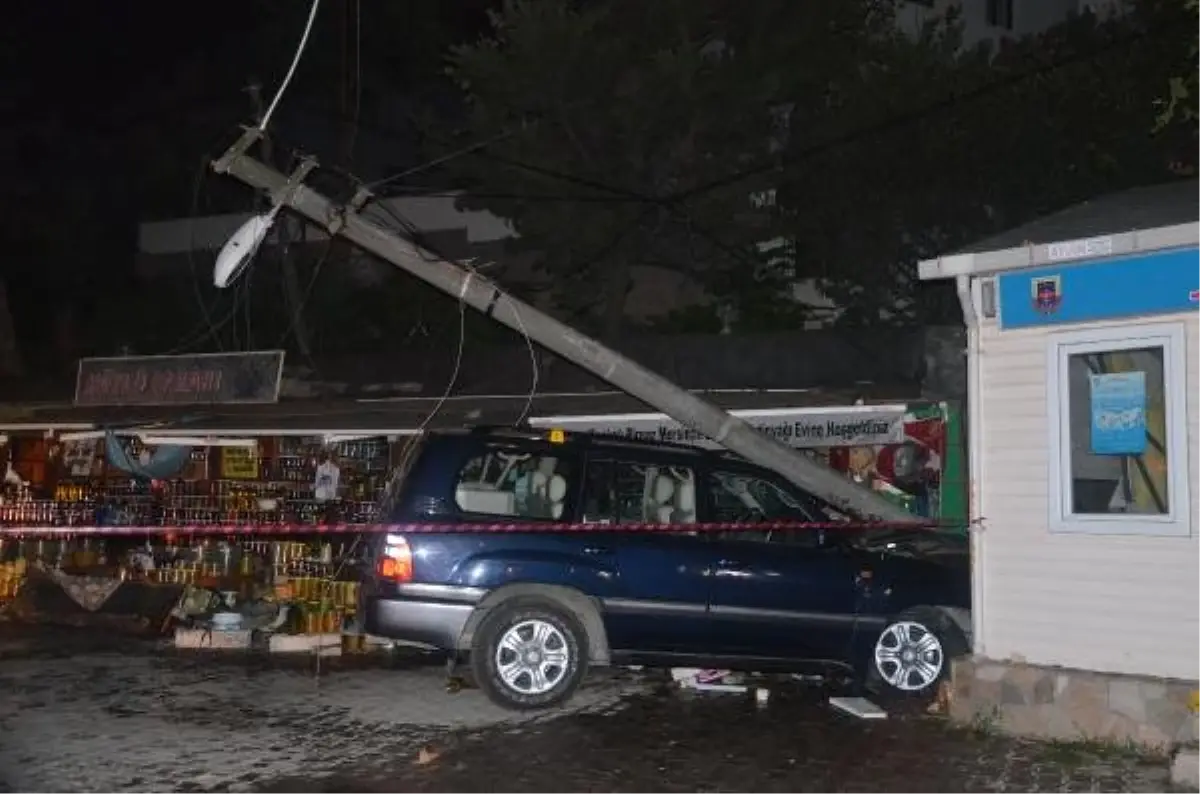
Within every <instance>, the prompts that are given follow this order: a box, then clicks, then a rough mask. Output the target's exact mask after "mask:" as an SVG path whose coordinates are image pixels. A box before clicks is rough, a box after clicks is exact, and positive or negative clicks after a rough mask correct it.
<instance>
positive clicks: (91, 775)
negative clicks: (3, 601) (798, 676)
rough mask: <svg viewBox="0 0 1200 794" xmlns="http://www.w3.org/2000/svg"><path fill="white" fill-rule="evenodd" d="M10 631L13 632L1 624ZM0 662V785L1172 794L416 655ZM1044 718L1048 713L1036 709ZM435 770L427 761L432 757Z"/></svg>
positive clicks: (1012, 759)
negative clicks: (524, 684)
mask: <svg viewBox="0 0 1200 794" xmlns="http://www.w3.org/2000/svg"><path fill="white" fill-rule="evenodd" d="M0 635H3V630H0ZM8 640H13V638H11V637H9V638H5V637H4V636H0V641H4V642H7V645H6V647H8V648H12V649H22V650H16V651H15V655H9V654H6V655H5V656H3V657H0V691H3V692H4V693H5V697H3V698H0V791H114V790H120V791H172V790H173V791H229V790H233V791H246V790H251V791H300V792H313V791H365V792H374V791H411V792H439V791H555V792H561V791H682V792H693V791H1034V790H1040V791H1046V790H1055V791H1129V792H1149V791H1162V790H1163V789H1164V787H1165V786H1166V785H1167V772H1168V767H1167V763H1166V761H1165V760H1163V759H1159V760H1156V761H1153V763H1147V761H1146V759H1142V758H1138V757H1136V756H1132V755H1130V754H1128V753H1117V754H1108V755H1106V754H1103V753H1096V752H1094V751H1092V750H1090V749H1086V748H1085V749H1075V748H1074V746H1073V745H1067V744H1065V743H1063V744H1058V745H1055V744H1047V743H1044V742H1034V741H1029V740H1020V739H1013V738H1006V737H1002V736H999V735H991V734H988V733H980V732H979V731H970V730H966V729H958V728H953V727H951V726H950V725H949V724H948V723H947V722H945V721H944V720H942V719H940V718H936V717H932V716H929V715H926V714H924V712H923V711H922V710H920V709H911V710H896V709H892V712H891V713H890V714H889V718H888V719H887V720H883V721H880V722H864V721H861V720H856V719H853V718H850V717H847V716H842V715H838V714H835V713H833V712H832V711H831V709H830V708H829V707H828V705H827V703H826V696H827V695H828V694H829V692H828V691H826V690H822V689H819V688H814V687H811V686H810V687H804V686H801V685H799V684H794V685H791V686H786V685H783V684H776V685H773V689H772V696H771V699H770V702H769V703H768V704H767V705H766V706H757V705H756V704H755V703H754V699H753V698H752V697H748V696H746V697H744V696H739V695H721V694H714V693H683V692H680V691H679V690H678V689H677V688H667V687H663V688H662V689H661V690H660V688H659V685H658V684H657V683H656V681H655V679H654V678H653V677H643V676H630V675H622V674H611V673H610V674H607V675H597V676H595V677H592V678H590V679H589V682H588V683H587V684H586V685H585V687H584V688H583V689H581V690H580V692H579V695H578V696H577V697H576V698H575V699H574V700H573V701H572V702H571V704H569V706H568V707H567V708H564V709H560V710H556V711H552V712H549V713H545V714H539V715H535V716H529V715H521V714H515V713H513V712H508V711H504V710H501V709H499V708H497V707H495V706H494V705H492V704H491V703H489V702H488V701H487V699H486V698H484V697H483V695H482V694H481V693H479V692H478V691H475V690H465V691H462V692H460V693H458V694H449V693H447V692H446V690H445V688H444V686H443V684H444V681H443V671H442V670H441V668H440V667H426V666H420V665H419V664H418V662H420V659H419V658H411V659H409V658H399V659H396V660H391V661H388V660H383V661H381V660H380V659H379V657H374V658H373V659H372V660H367V659H363V658H362V657H341V658H338V659H329V660H322V661H321V668H320V671H321V672H320V675H319V676H318V675H317V674H316V673H317V669H316V667H315V665H316V661H317V660H316V659H315V657H312V658H304V659H290V658H288V657H286V656H285V657H282V658H281V657H280V655H278V654H274V655H271V654H265V653H264V654H261V655H256V654H254V653H238V654H229V655H225V656H221V655H214V654H202V655H188V654H184V653H180V652H174V651H170V652H168V651H164V650H163V649H161V648H160V647H158V646H155V645H153V644H148V643H132V644H130V643H128V642H126V644H125V645H121V644H118V643H116V642H114V640H113V639H112V638H111V637H101V638H98V639H95V640H93V641H91V644H89V641H87V640H86V639H80V638H79V637H77V636H71V637H59V638H57V640H54V638H50V639H46V638H40V639H35V640H30V641H26V642H25V643H24V644H19V643H16V642H15V640H14V641H12V642H8ZM1026 708H1027V709H1029V710H1030V711H1031V713H1032V714H1033V717H1031V718H1036V717H1037V712H1036V709H1037V708H1044V707H1032V706H1031V707H1026ZM422 749H424V750H425V753H424V756H423V757H424V758H425V759H426V760H427V761H428V762H427V763H418V759H419V757H421V750H422Z"/></svg>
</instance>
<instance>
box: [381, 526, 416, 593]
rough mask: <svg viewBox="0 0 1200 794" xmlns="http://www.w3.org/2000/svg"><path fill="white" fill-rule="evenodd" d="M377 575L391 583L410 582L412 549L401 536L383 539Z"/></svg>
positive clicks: (390, 536) (411, 575)
mask: <svg viewBox="0 0 1200 794" xmlns="http://www.w3.org/2000/svg"><path fill="white" fill-rule="evenodd" d="M379 575H380V577H382V578H384V579H387V580H389V581H392V582H411V581H412V578H413V555H412V547H411V546H409V545H408V541H407V540H405V539H404V537H403V536H401V535H388V536H387V537H386V538H385V539H384V544H383V556H382V557H380V558H379Z"/></svg>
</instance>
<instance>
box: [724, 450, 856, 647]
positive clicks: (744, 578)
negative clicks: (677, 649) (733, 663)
mask: <svg viewBox="0 0 1200 794" xmlns="http://www.w3.org/2000/svg"><path fill="white" fill-rule="evenodd" d="M703 484H704V486H705V487H704V488H703V489H702V490H703V497H704V505H705V508H706V509H707V511H708V517H706V519H705V520H708V521H716V522H728V521H734V522H739V523H743V524H745V527H746V528H745V529H741V528H739V529H737V530H733V531H727V532H722V533H720V534H719V535H717V537H716V538H714V542H713V550H714V557H715V560H714V563H713V576H712V581H711V584H710V586H709V599H710V601H709V609H710V613H711V617H710V621H711V622H710V626H711V637H712V643H713V646H714V651H715V652H717V653H721V654H731V655H745V656H762V657H776V658H797V659H812V660H844V659H846V658H847V657H848V656H849V655H850V653H851V645H850V644H851V642H852V641H853V634H854V621H855V613H856V612H857V611H858V610H859V608H860V607H861V605H862V603H863V600H862V599H863V598H864V596H865V590H864V588H863V587H862V574H863V571H862V570H860V568H861V566H860V565H859V564H858V562H857V561H856V560H855V558H854V557H852V556H850V555H848V554H846V553H845V552H844V551H843V550H842V548H841V546H840V544H833V543H827V542H825V541H826V538H825V532H826V530H823V529H819V528H793V529H778V528H771V527H770V526H769V522H773V521H788V522H814V521H816V520H817V519H818V518H821V517H820V516H818V515H815V514H814V513H813V512H812V510H811V508H809V507H808V506H807V500H805V499H804V498H803V495H802V494H799V493H797V492H796V491H795V490H794V489H793V488H791V486H789V485H788V484H787V483H785V482H783V481H782V480H780V479H778V478H776V477H774V476H773V475H770V474H767V473H763V472H758V471H753V470H746V469H739V468H735V467H730V468H727V469H720V468H717V469H712V470H710V471H708V472H707V473H706V476H705V478H704V480H703ZM755 525H762V526H761V528H757V527H756V526H755Z"/></svg>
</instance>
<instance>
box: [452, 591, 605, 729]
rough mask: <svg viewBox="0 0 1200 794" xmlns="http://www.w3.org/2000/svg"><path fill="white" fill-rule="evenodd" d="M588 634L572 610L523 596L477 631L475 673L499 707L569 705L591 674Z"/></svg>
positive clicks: (494, 612)
mask: <svg viewBox="0 0 1200 794" xmlns="http://www.w3.org/2000/svg"><path fill="white" fill-rule="evenodd" d="M587 647H588V643H587V634H586V632H585V631H584V629H583V627H582V626H581V625H580V624H579V621H578V620H576V619H575V616H574V615H572V614H571V613H570V612H569V611H568V610H565V609H563V608H562V607H560V606H559V605H558V604H556V603H554V602H553V601H550V600H545V599H540V598H528V597H521V598H515V599H513V600H511V601H506V602H504V603H502V604H500V605H499V606H497V607H495V608H494V609H493V610H492V612H491V614H489V615H488V616H487V617H486V618H484V619H483V622H482V623H481V624H480V626H479V629H478V630H477V631H476V632H475V639H474V642H473V643H472V646H471V672H472V674H473V677H474V679H475V682H476V684H478V686H479V688H480V689H482V690H483V691H484V692H485V693H486V694H487V696H488V697H489V698H490V699H491V700H492V701H493V702H495V703H497V704H499V705H501V706H504V707H505V708H509V709H520V710H529V709H541V708H549V707H551V706H556V705H558V704H560V703H562V702H564V701H566V700H567V699H568V698H569V697H571V695H572V694H574V692H575V690H576V688H578V686H579V684H580V683H581V682H582V681H583V676H584V674H585V673H586V672H587Z"/></svg>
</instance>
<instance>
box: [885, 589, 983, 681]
mask: <svg viewBox="0 0 1200 794" xmlns="http://www.w3.org/2000/svg"><path fill="white" fill-rule="evenodd" d="M906 639H907V642H906V641H905V640H906ZM969 650H970V649H969V648H968V646H967V639H966V637H965V636H964V635H963V633H962V630H960V629H959V628H958V626H957V625H955V623H954V621H953V620H951V619H950V616H949V615H947V614H946V613H945V612H943V611H942V610H940V609H937V608H935V607H914V608H913V609H909V610H905V611H904V612H902V613H900V614H899V615H897V616H896V617H894V618H892V619H890V620H889V621H888V624H887V625H886V626H885V627H884V628H883V630H882V631H880V632H879V634H878V635H876V638H875V641H874V642H873V643H872V644H871V650H870V658H869V659H868V660H867V665H868V672H867V688H868V689H870V690H871V691H872V692H874V693H876V694H877V695H879V696H880V697H882V698H885V699H890V700H908V701H918V702H926V701H932V700H933V699H934V698H936V697H937V695H938V690H939V688H940V687H941V684H942V682H943V681H945V680H946V679H947V678H948V677H949V676H950V665H951V662H952V660H954V659H955V658H957V657H959V656H963V655H965V654H966V653H967V652H968V651H969ZM905 651H909V652H910V653H909V654H905V653H904V652H905Z"/></svg>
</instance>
